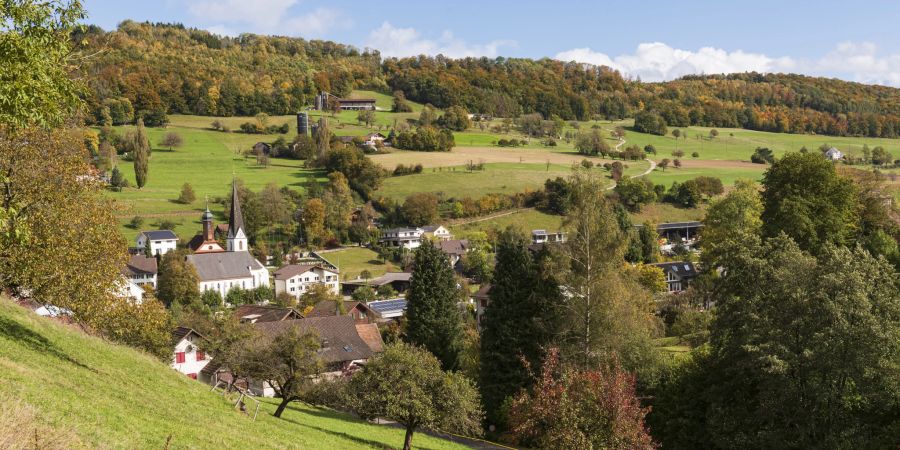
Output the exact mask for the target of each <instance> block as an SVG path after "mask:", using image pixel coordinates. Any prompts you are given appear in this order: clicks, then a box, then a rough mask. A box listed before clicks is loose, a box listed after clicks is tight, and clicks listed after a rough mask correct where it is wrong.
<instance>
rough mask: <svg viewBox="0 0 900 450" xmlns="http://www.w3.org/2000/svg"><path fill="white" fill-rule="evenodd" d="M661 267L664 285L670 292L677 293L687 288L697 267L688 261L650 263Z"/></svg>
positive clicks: (694, 276) (695, 276)
mask: <svg viewBox="0 0 900 450" xmlns="http://www.w3.org/2000/svg"><path fill="white" fill-rule="evenodd" d="M651 265H653V266H656V267H659V268H660V269H662V271H663V273H664V274H665V276H666V287H667V288H668V290H669V292H670V293H673V294H677V293H680V292H684V291H685V290H687V288H688V286H689V285H690V284H691V281H693V279H694V278H697V268H696V267H695V266H694V263H692V262H689V261H677V262H665V263H656V264H651Z"/></svg>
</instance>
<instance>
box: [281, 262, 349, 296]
mask: <svg viewBox="0 0 900 450" xmlns="http://www.w3.org/2000/svg"><path fill="white" fill-rule="evenodd" d="M316 284H324V285H325V286H328V290H329V291H330V292H331V293H332V294H335V295H337V294H339V293H340V279H339V277H338V271H337V270H331V269H329V268H326V267H324V266H322V265H318V264H288V265H286V266H283V267H281V268H279V269H278V270H276V271H275V295H279V294H281V293H282V292H287V293H288V294H290V295H291V296H293V297H295V298H298V299H299V298H300V296H301V295H303V294H305V293H306V291H308V290H309V289H310V288H311V287H312V286H314V285H316Z"/></svg>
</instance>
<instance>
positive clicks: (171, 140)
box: [159, 131, 184, 151]
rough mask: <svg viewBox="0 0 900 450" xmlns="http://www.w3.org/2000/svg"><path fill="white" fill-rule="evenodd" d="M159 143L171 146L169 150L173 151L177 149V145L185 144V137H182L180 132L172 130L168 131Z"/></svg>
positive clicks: (163, 145)
mask: <svg viewBox="0 0 900 450" xmlns="http://www.w3.org/2000/svg"><path fill="white" fill-rule="evenodd" d="M159 145H160V146H162V147H169V151H172V150H175V147H181V146H182V145H184V138H182V137H181V135H180V134H178V133H176V132H174V131H170V132H168V133H166V135H165V136H164V137H163V140H162V141H161V142H160V143H159Z"/></svg>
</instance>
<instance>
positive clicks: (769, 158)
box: [750, 147, 775, 164]
mask: <svg viewBox="0 0 900 450" xmlns="http://www.w3.org/2000/svg"><path fill="white" fill-rule="evenodd" d="M750 162H752V163H754V164H773V163H774V162H775V155H774V154H772V150H769V149H768V148H766V147H756V150H755V151H754V152H753V154H752V155H750Z"/></svg>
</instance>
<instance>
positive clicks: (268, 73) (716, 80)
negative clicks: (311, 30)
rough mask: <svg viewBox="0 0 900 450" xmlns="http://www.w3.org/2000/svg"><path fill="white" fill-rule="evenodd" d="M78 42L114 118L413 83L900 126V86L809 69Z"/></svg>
mask: <svg viewBox="0 0 900 450" xmlns="http://www.w3.org/2000/svg"><path fill="white" fill-rule="evenodd" d="M75 38H76V39H77V41H78V42H83V43H84V46H83V47H84V48H82V52H84V53H85V54H88V55H93V56H92V57H90V58H88V59H87V61H88V62H87V64H86V65H85V66H84V68H83V69H84V72H85V76H86V78H87V80H88V82H89V83H88V84H89V87H90V89H89V92H88V93H87V97H88V99H89V105H90V108H91V113H92V114H93V115H94V116H95V117H96V118H97V120H98V121H101V120H102V111H101V110H102V107H103V106H107V107H108V108H109V109H110V110H112V115H113V118H112V119H113V120H112V121H113V122H118V121H120V120H124V119H127V118H128V117H129V115H128V110H129V108H131V110H132V115H135V116H143V115H146V112H148V111H149V112H158V113H159V112H166V113H169V114H175V113H182V114H198V115H214V116H231V115H253V114H256V113H258V112H267V113H269V114H289V113H293V112H296V111H297V110H299V109H301V108H302V107H304V106H305V105H308V104H310V103H311V101H312V97H313V96H314V95H315V94H316V93H317V92H318V91H320V90H327V91H329V92H332V93H334V94H336V95H347V94H349V92H350V91H351V90H352V89H355V88H368V89H373V90H380V91H383V92H386V93H387V92H391V91H394V90H401V91H403V92H404V93H405V94H406V97H407V98H409V99H411V100H414V101H417V102H421V103H431V104H433V105H434V106H437V107H440V108H446V107H449V106H453V105H461V106H464V107H466V109H468V110H469V111H472V112H479V113H484V114H489V115H494V116H499V117H515V116H518V115H520V114H527V113H534V112H537V113H540V114H542V115H543V116H544V117H545V118H551V117H553V116H558V117H560V118H562V119H564V120H587V119H591V118H606V119H621V118H625V117H633V116H634V115H635V114H636V113H637V112H639V111H642V110H651V111H656V112H657V113H659V115H661V116H662V117H663V118H664V119H665V121H666V123H667V125H668V126H677V127H684V126H689V125H699V126H712V127H743V128H748V129H753V130H763V131H775V132H787V133H816V134H827V135H840V136H845V135H852V136H873V137H897V136H898V135H900V90H898V89H896V88H890V87H884V86H874V85H864V84H860V83H852V82H846V81H841V80H835V79H827V78H815V77H807V76H802V75H793V74H758V73H741V74H732V75H708V76H687V77H684V78H682V79H678V80H674V81H670V82H664V83H643V82H641V81H640V80H629V79H626V78H624V77H623V76H622V75H621V74H620V73H618V72H616V71H614V70H611V69H609V68H606V67H597V66H590V65H586V64H579V63H573V62H569V63H566V62H561V61H556V60H551V59H541V60H531V59H521V58H509V59H507V58H496V59H489V58H464V59H450V58H445V57H443V56H440V55H439V56H435V57H426V56H420V57H413V58H401V59H397V58H389V59H386V60H383V61H382V59H381V55H380V54H379V53H378V52H377V51H373V50H366V51H360V50H358V49H356V48H354V47H352V46H349V45H344V44H338V43H334V42H329V41H307V40H304V39H300V38H289V37H276V36H259V35H252V34H243V35H241V36H239V37H236V38H229V37H220V36H217V35H213V34H211V33H209V32H207V31H203V30H197V29H188V28H185V27H183V26H181V25H169V24H149V23H136V22H131V21H126V22H123V23H122V24H121V25H120V26H119V28H118V30H116V31H112V32H104V31H103V30H101V29H99V28H97V27H89V28H88V29H87V30H86V31H85V32H83V33H80V34H78V35H76V36H75ZM122 99H127V100H128V102H130V104H131V105H124V104H123V103H124V100H122ZM120 110H124V111H125V112H124V113H122V114H117V112H118V111H120ZM142 111H143V112H144V113H143V114H142ZM146 121H147V120H145V122H146Z"/></svg>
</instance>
